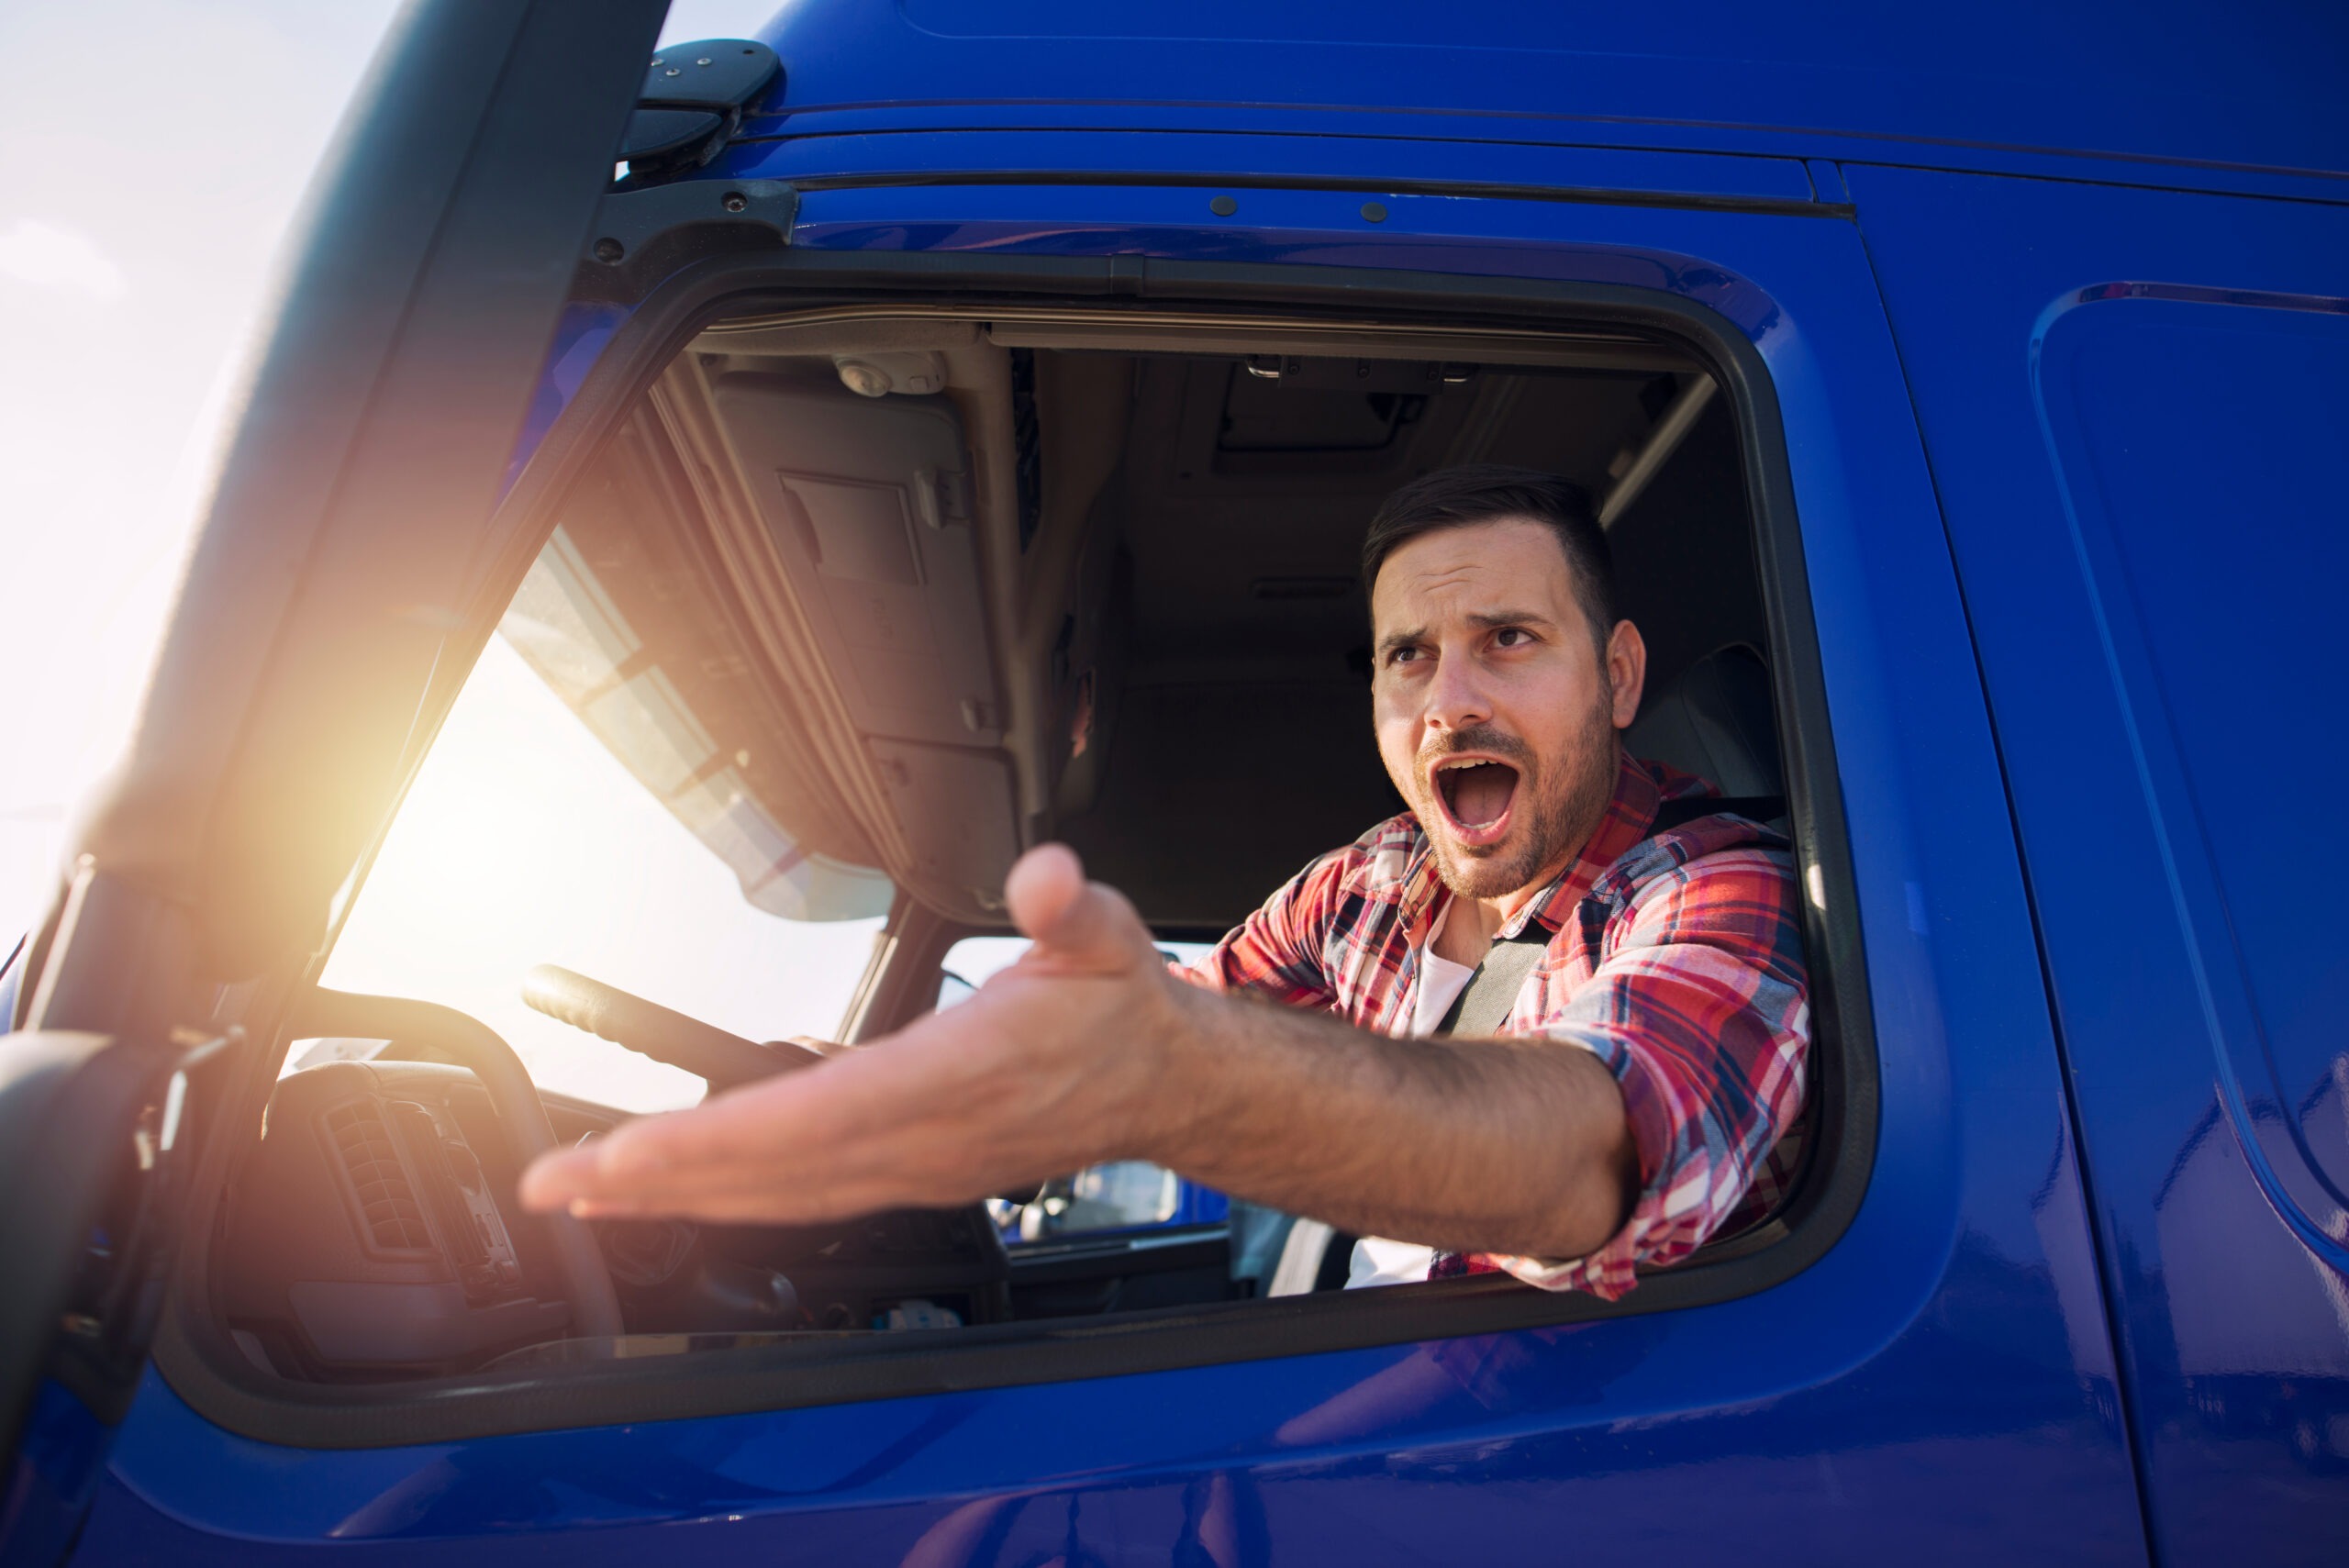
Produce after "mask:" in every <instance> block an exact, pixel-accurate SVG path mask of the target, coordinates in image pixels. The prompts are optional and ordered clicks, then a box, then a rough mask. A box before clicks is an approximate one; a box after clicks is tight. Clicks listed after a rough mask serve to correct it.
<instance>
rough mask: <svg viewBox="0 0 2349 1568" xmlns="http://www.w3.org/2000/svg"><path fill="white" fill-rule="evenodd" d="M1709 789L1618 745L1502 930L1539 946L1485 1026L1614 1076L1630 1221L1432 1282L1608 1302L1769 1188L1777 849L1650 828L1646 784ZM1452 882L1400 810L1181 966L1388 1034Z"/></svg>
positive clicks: (1701, 822)
mask: <svg viewBox="0 0 2349 1568" xmlns="http://www.w3.org/2000/svg"><path fill="white" fill-rule="evenodd" d="M1718 793H1719V792H1718V791H1716V790H1714V789H1713V787H1712V786H1711V785H1710V784H1706V783H1705V782H1704V781H1703V780H1701V779H1698V778H1695V777H1693V776H1691V775H1689V774H1687V773H1679V772H1677V771H1675V770H1674V769H1671V768H1667V767H1665V766H1664V765H1663V764H1661V763H1656V762H1640V761H1637V760H1635V759H1633V758H1631V756H1629V755H1628V754H1627V755H1626V756H1625V757H1624V758H1623V762H1622V768H1621V772H1620V774H1619V775H1618V778H1617V782H1616V787H1615V796H1614V799H1613V801H1612V802H1611V803H1610V804H1609V806H1608V809H1607V814H1606V816H1605V817H1604V818H1603V819H1602V820H1601V822H1600V824H1599V826H1598V831H1597V832H1595V833H1593V834H1592V835H1591V838H1590V841H1589V843H1588V844H1586V846H1585V847H1584V849H1583V851H1582V853H1581V855H1580V856H1578V857H1577V858H1576V859H1575V862H1574V863H1573V864H1572V865H1570V866H1568V867H1567V868H1566V869H1565V871H1564V873H1561V874H1560V876H1559V877H1558V880H1557V881H1556V882H1554V883H1553V884H1551V885H1550V887H1548V888H1547V889H1545V890H1544V891H1543V892H1542V894H1541V895H1539V896H1537V897H1535V898H1534V899H1533V900H1532V902H1531V904H1530V905H1529V906H1527V907H1526V908H1525V909H1524V910H1522V911H1520V913H1519V914H1518V916H1517V917H1515V918H1513V919H1512V920H1511V922H1510V923H1509V924H1508V926H1507V927H1504V928H1503V929H1502V935H1503V936H1505V937H1506V936H1515V935H1516V934H1517V933H1518V932H1519V931H1520V930H1522V929H1524V926H1525V923H1526V922H1527V921H1528V920H1538V921H1540V922H1541V923H1542V928H1543V929H1546V930H1547V931H1549V933H1550V940H1549V946H1548V950H1547V951H1545V952H1544V953H1543V955H1542V960H1541V962H1540V963H1539V964H1538V965H1537V967H1536V968H1535V969H1534V971H1533V973H1532V974H1531V976H1530V977H1529V978H1528V979H1527V980H1526V982H1525V984H1524V986H1523V988H1522V989H1520V991H1519V993H1518V996H1517V1003H1516V1006H1515V1007H1514V1009H1513V1010H1512V1011H1511V1012H1510V1014H1509V1017H1508V1023H1507V1024H1505V1025H1504V1026H1503V1028H1502V1029H1501V1031H1500V1032H1501V1033H1503V1034H1505V1035H1529V1034H1539V1035H1546V1036H1549V1037H1551V1038H1553V1039H1554V1040H1558V1041H1560V1042H1561V1043H1563V1044H1567V1045H1572V1046H1577V1047H1579V1048H1581V1049H1583V1050H1585V1051H1590V1052H1591V1053H1592V1054H1594V1055H1596V1056H1597V1057H1598V1059H1599V1060H1600V1061H1602V1062H1605V1063H1606V1064H1607V1066H1608V1068H1609V1071H1611V1072H1612V1073H1614V1074H1615V1080H1616V1082H1617V1084H1620V1086H1621V1089H1622V1093H1623V1106H1624V1111H1625V1114H1626V1116H1627V1117H1628V1118H1629V1119H1630V1123H1631V1137H1632V1140H1633V1142H1634V1143H1635V1144H1636V1145H1637V1147H1638V1151H1639V1162H1640V1181H1641V1187H1640V1193H1639V1196H1638V1198H1637V1200H1636V1201H1635V1202H1634V1203H1633V1204H1632V1206H1631V1217H1630V1218H1628V1219H1627V1220H1625V1221H1624V1224H1623V1227H1622V1229H1620V1230H1619V1231H1617V1232H1616V1233H1615V1235H1614V1236H1613V1237H1612V1238H1611V1239H1610V1240H1608V1241H1607V1243H1606V1244H1605V1245H1604V1246H1602V1247H1600V1248H1599V1249H1598V1251H1595V1252H1592V1253H1590V1254H1589V1255H1588V1256H1586V1257H1582V1258H1575V1259H1568V1260H1556V1259H1542V1258H1520V1257H1508V1256H1501V1255H1497V1254H1482V1253H1478V1254H1470V1255H1467V1256H1465V1257H1464V1256H1461V1255H1459V1254H1445V1253H1438V1254H1437V1256H1436V1260H1435V1263H1434V1266H1433V1267H1432V1268H1431V1270H1430V1274H1431V1277H1433V1278H1442V1277H1445V1276H1447V1275H1450V1274H1457V1273H1478V1272H1484V1271H1487V1270H1491V1269H1503V1270H1506V1271H1508V1273H1512V1274H1514V1275H1516V1276H1517V1277H1518V1278H1520V1279H1522V1280H1525V1281H1527V1282H1528V1283H1530V1284H1537V1285H1540V1286H1542V1288H1543V1289H1545V1290H1586V1291H1589V1292H1591V1293H1592V1294H1594V1295H1597V1296H1603V1297H1605V1298H1607V1299H1609V1300H1610V1301H1611V1300H1613V1299H1614V1298H1616V1297H1617V1296H1621V1295H1622V1294H1623V1293H1624V1292H1626V1291H1628V1290H1630V1289H1631V1287H1632V1285H1633V1284H1635V1283H1637V1282H1636V1279H1635V1276H1634V1273H1633V1271H1634V1269H1636V1268H1637V1267H1638V1266H1639V1265H1641V1264H1648V1265H1651V1266H1656V1265H1663V1264H1667V1263H1672V1262H1677V1261H1679V1260H1680V1259H1682V1258H1685V1257H1687V1255H1688V1254H1689V1253H1690V1252H1691V1251H1695V1250H1696V1248H1697V1247H1698V1245H1699V1244H1700V1243H1702V1242H1703V1241H1704V1240H1706V1239H1707V1238H1709V1237H1710V1236H1712V1235H1714V1234H1715V1233H1716V1232H1721V1231H1733V1230H1736V1229H1743V1228H1744V1227H1746V1226H1747V1225H1750V1224H1753V1223H1756V1222H1758V1221H1759V1220H1760V1219H1762V1218H1764V1217H1765V1216H1766V1215H1767V1214H1768V1212H1769V1211H1770V1210H1771V1209H1772V1208H1774V1207H1776V1203H1777V1201H1778V1199H1779V1198H1780V1197H1781V1196H1782V1195H1783V1194H1784V1191H1785V1189H1786V1187H1787V1184H1788V1182H1789V1181H1790V1179H1791V1176H1792V1173H1793V1171H1794V1169H1795V1163H1796V1161H1797V1158H1798V1155H1799V1153H1800V1147H1799V1145H1800V1141H1801V1134H1800V1131H1799V1127H1798V1117H1799V1113H1800V1111H1801V1108H1802V1099H1803V1074H1804V1057H1805V1053H1806V1051H1807V1049H1808V1047H1809V1040H1810V1013H1809V999H1808V990H1807V987H1806V983H1805V977H1804V970H1803V954H1802V938H1801V929H1800V920H1799V918H1798V911H1797V907H1796V903H1795V899H1796V892H1795V871H1794V859H1793V856H1792V855H1791V854H1790V853H1789V852H1788V851H1787V841H1786V840H1785V839H1784V838H1782V837H1780V836H1779V835H1778V834H1776V833H1775V832H1772V831H1771V830H1770V829H1768V828H1764V827H1762V826H1760V825H1759V824H1757V823H1753V822H1750V821H1748V820H1746V819H1745V818H1743V817H1734V816H1729V815H1719V816H1711V817H1698V818H1697V819H1695V820H1694V821H1690V822H1687V823H1686V824H1684V825H1682V826H1680V827H1678V828H1673V829H1670V830H1669V831H1666V832H1662V833H1657V834H1655V835H1653V837H1651V836H1650V835H1649V833H1648V828H1649V826H1650V824H1652V823H1653V821H1654V819H1655V815H1656V809H1657V807H1658V806H1659V805H1660V803H1661V802H1663V801H1664V800H1665V799H1677V798H1680V797H1683V796H1687V795H1714V794H1718ZM1452 897H1453V895H1452V893H1451V891H1450V890H1449V889H1448V888H1446V887H1445V886H1444V885H1443V884H1442V881H1441V880H1440V879H1439V878H1438V877H1437V875H1436V870H1435V864H1434V859H1433V857H1432V855H1431V853H1430V852H1429V848H1428V840H1427V835H1426V834H1424V833H1423V832H1421V831H1420V829H1419V821H1418V818H1417V817H1414V816H1412V815H1411V814H1410V813H1409V812H1405V813H1403V814H1402V815H1401V816H1398V817H1391V818H1389V819H1388V820H1387V821H1386V822H1383V823H1381V824H1379V825H1378V826H1377V827H1375V828H1372V829H1371V830H1370V831H1369V832H1367V833H1365V834H1364V835H1363V836H1362V837H1361V838H1360V839H1357V840H1355V841H1354V842H1353V844H1351V845H1349V846H1347V847H1346V848H1345V849H1342V850H1339V851H1335V852H1333V853H1330V854H1327V855H1324V856H1322V857H1321V858H1320V859H1319V860H1317V861H1315V862H1313V863H1312V864H1310V865H1308V866H1307V867H1306V868H1305V869H1304V870H1303V871H1302V872H1299V873H1297V876H1296V877H1294V878H1293V879H1291V880H1290V882H1289V883H1288V884H1287V885H1286V886H1285V887H1283V888H1282V889H1281V890H1280V891H1279V892H1277V893H1275V894H1274V895H1273V896H1272V897H1271V898H1270V899H1269V900H1267V901H1266V902H1265V904H1264V907H1263V908H1261V909H1259V910H1257V911H1256V912H1255V913H1254V914H1252V915H1251V916H1250V917H1248V918H1247V920H1246V921H1245V922H1243V923H1242V924H1241V926H1240V927H1239V928H1238V929H1235V930H1233V931H1232V932H1231V933H1230V935H1229V936H1227V937H1225V938H1224V939H1223V940H1222V941H1220V942H1219V943H1218V944H1217V945H1216V947H1215V949H1214V951H1211V952H1209V953H1208V954H1207V956H1205V957H1204V958H1202V959H1200V960H1199V961H1198V962H1197V963H1195V964H1193V965H1191V966H1190V968H1189V969H1188V970H1187V971H1186V972H1185V977H1186V979H1189V980H1191V981H1193V982H1194V983H1196V984H1202V985H1207V986H1209V987H1211V988H1214V989H1218V990H1224V991H1233V992H1242V991H1244V992H1251V993H1253V994H1255V995H1259V996H1262V997H1264V998H1266V999H1269V1000H1273V1001H1277V1002H1282V1003H1286V1004H1288V1005H1290V1006H1301V1007H1317V1008H1320V1009H1323V1010H1325V1011H1328V1012H1330V1013H1333V1014H1335V1015H1336V1016H1338V1017H1339V1018H1343V1019H1345V1020H1346V1021H1347V1022H1349V1023H1351V1024H1353V1025H1355V1026H1356V1027H1358V1028H1361V1029H1375V1030H1377V1031H1379V1032H1380V1033H1383V1034H1397V1035H1399V1034H1406V1033H1408V1032H1409V1029H1410V1021H1411V1017H1412V1007H1413V998H1414V993H1415V990H1416V987H1417V984H1418V979H1419V955H1420V952H1421V951H1422V949H1423V947H1424V946H1425V943H1426V940H1427V935H1428V932H1429V931H1430V930H1431V929H1434V925H1435V921H1436V918H1437V917H1438V916H1439V915H1441V914H1442V911H1443V909H1444V908H1445V906H1447V905H1448V904H1449V902H1450V901H1451V899H1452Z"/></svg>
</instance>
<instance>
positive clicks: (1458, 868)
mask: <svg viewBox="0 0 2349 1568" xmlns="http://www.w3.org/2000/svg"><path fill="white" fill-rule="evenodd" d="M1371 622H1372V628H1373V639H1374V640H1373V651H1372V660H1373V680H1372V696H1373V710H1374V713H1375V721H1376V724H1377V729H1378V751H1379V755H1380V757H1381V758H1382V759H1383V760H1384V761H1385V762H1386V772H1387V776H1388V777H1390V778H1392V779H1393V780H1394V781H1395V787H1396V788H1397V790H1399V791H1400V792H1401V793H1402V795H1403V798H1404V800H1406V801H1407V802H1408V803H1409V805H1410V807H1411V809H1412V810H1413V811H1414V812H1416V813H1417V814H1418V816H1419V825H1420V827H1421V828H1424V829H1425V831H1426V832H1427V835H1428V839H1429V841H1430V843H1431V845H1432V847H1433V849H1434V853H1435V862H1436V870H1437V873H1438V874H1440V875H1441V876H1442V878H1443V881H1444V884H1445V885H1447V886H1449V887H1450V888H1451V889H1452V890H1453V892H1454V893H1457V894H1460V895H1463V896H1465V897H1471V898H1504V897H1507V896H1508V895H1510V894H1513V893H1516V892H1519V891H1520V890H1522V889H1525V888H1527V887H1529V886H1531V885H1534V884H1538V883H1541V882H1546V881H1547V880H1548V879H1549V878H1550V877H1551V876H1553V875H1554V874H1555V873H1557V871H1558V870H1559V869H1560V868H1562V867H1563V866H1564V864H1565V863H1566V862H1567V861H1569V860H1570V859H1572V857H1573V856H1574V854H1575V852H1576V851H1578V850H1580V849H1581V848H1582V846H1583V844H1584V843H1585V842H1586V841H1587V840H1588V839H1589V837H1590V835H1591V832H1592V830H1593V829H1594V828H1597V827H1598V821H1599V818H1600V817H1601V816H1603V815H1604V813H1605V812H1606V809H1607V804H1608V802H1609V799H1610V798H1611V797H1612V796H1613V795H1614V792H1615V775H1616V768H1617V761H1616V755H1617V754H1616V745H1615V733H1616V731H1617V730H1619V729H1620V728H1623V727H1624V726H1625V725H1628V724H1630V723H1631V719H1632V717H1634V716H1635V715H1636V714H1637V713H1638V712H1639V707H1640V688H1641V684H1642V680H1643V679H1644V677H1645V674H1646V667H1647V654H1646V650H1645V648H1644V647H1643V646H1642V644H1641V641H1640V634H1639V632H1638V630H1637V629H1636V628H1633V627H1632V625H1631V622H1629V621H1622V622H1619V623H1618V624H1617V625H1616V626H1615V627H1613V628H1611V629H1610V632H1609V636H1608V638H1607V656H1606V658H1605V659H1604V660H1603V661H1602V659H1601V658H1600V657H1599V653H1598V642H1597V639H1594V638H1593V637H1592V635H1591V628H1590V623H1589V621H1588V619H1587V618H1586V617H1585V616H1584V615H1583V611H1582V606H1580V604H1578V603H1577V602H1576V600H1575V592H1574V578H1573V568H1572V567H1571V566H1570V565H1569V564H1568V563H1567V561H1566V554H1565V551H1564V549H1563V548H1562V547H1561V546H1560V545H1559V543H1558V540H1557V536H1556V535H1555V534H1553V532H1552V531H1551V530H1550V529H1549V528H1547V527H1545V526H1543V525H1542V524H1540V523H1536V522H1533V521H1531V520H1528V519H1520V518H1503V519H1500V520H1497V521H1495V522H1490V523H1476V524H1471V525H1469V526H1467V527H1464V528H1444V529H1442V530H1439V531H1438V532H1435V533H1431V534H1423V535H1421V536H1419V538H1417V539H1412V540H1410V541H1409V542H1408V543H1407V544H1405V545H1403V546H1402V547H1401V548H1399V549H1397V550H1396V551H1395V553H1394V554H1392V555H1390V556H1388V557H1387V558H1386V563H1385V564H1384V565H1383V566H1382V567H1381V568H1380V570H1379V573H1378V580H1377V583H1376V584H1375V588H1374V590H1373V593H1372V595H1371Z"/></svg>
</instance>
